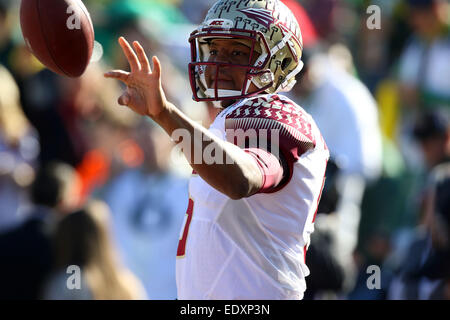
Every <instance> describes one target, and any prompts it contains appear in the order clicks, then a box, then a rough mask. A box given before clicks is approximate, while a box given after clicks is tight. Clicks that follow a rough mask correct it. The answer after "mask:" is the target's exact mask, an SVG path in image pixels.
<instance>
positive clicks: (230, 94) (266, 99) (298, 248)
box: [105, 0, 329, 300]
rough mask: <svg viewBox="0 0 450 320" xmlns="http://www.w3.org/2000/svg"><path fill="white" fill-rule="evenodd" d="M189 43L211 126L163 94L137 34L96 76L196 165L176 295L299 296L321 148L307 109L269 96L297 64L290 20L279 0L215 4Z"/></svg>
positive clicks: (284, 85)
mask: <svg viewBox="0 0 450 320" xmlns="http://www.w3.org/2000/svg"><path fill="white" fill-rule="evenodd" d="M189 41H190V44H191V53H192V63H190V64H189V74H190V84H191V87H192V91H193V98H194V99H195V100H196V101H216V102H218V103H219V105H220V108H221V109H222V110H221V112H220V114H219V115H218V116H217V117H216V119H215V121H214V122H213V124H212V125H211V127H210V128H209V130H207V129H206V128H204V127H202V126H201V125H199V124H197V123H196V122H194V121H193V120H191V119H189V118H188V117H187V116H186V115H185V114H183V113H182V112H181V111H180V110H179V109H177V108H176V107H175V106H174V105H173V104H172V103H170V102H169V101H167V99H166V97H165V95H164V91H163V89H162V87H161V75H162V74H163V71H162V70H163V69H162V66H161V64H160V61H159V60H158V58H157V57H153V59H152V60H153V64H154V67H153V70H152V69H151V67H150V63H149V61H148V59H147V57H146V54H145V52H144V50H143V49H142V46H141V45H140V44H139V43H138V42H134V43H133V46H131V45H130V44H129V43H128V42H127V41H126V40H125V39H124V38H122V37H121V38H120V39H119V43H120V45H121V47H122V49H123V51H124V53H125V55H126V57H127V58H128V61H129V63H130V66H131V72H125V71H122V70H116V71H111V72H108V73H106V74H105V76H106V77H108V78H113V79H118V80H120V81H122V82H124V83H125V84H126V85H127V89H126V91H125V92H124V93H123V95H122V96H121V97H120V98H119V103H120V104H121V105H126V106H128V107H130V108H131V109H132V110H134V111H135V112H137V113H139V114H141V115H143V116H147V117H150V118H151V119H153V120H154V121H155V122H156V123H157V124H159V125H160V126H161V127H162V128H163V129H164V130H165V131H166V132H167V133H168V134H169V135H171V136H172V139H173V140H174V141H175V142H176V143H183V144H184V148H183V151H184V153H185V155H186V158H187V160H188V161H189V162H190V164H191V166H192V168H193V169H194V173H193V175H192V178H191V180H190V184H189V194H190V199H189V205H188V209H187V213H186V219H185V223H184V226H183V229H182V230H181V233H180V240H179V246H178V252H177V258H178V259H177V270H176V276H177V287H178V297H179V299H226V300H228V299H302V298H303V293H304V291H305V289H306V285H305V277H306V276H307V275H308V274H309V270H308V268H307V266H306V264H305V255H306V250H307V247H308V244H309V239H310V234H311V233H312V232H313V230H314V227H313V223H314V219H315V214H316V211H317V206H318V202H319V200H320V195H321V191H322V188H323V183H324V175H325V169H326V164H327V161H328V158H329V152H328V149H327V147H326V144H325V142H324V140H323V138H322V136H321V134H320V132H319V129H318V128H317V126H316V124H315V122H314V120H313V119H312V118H311V116H310V115H309V114H308V113H306V112H305V111H304V110H303V109H302V108H301V107H300V106H298V105H297V104H296V103H295V102H293V101H291V100H289V99H288V98H286V97H284V96H282V95H280V94H278V93H280V92H283V91H289V90H290V89H291V88H292V86H293V85H294V84H295V75H296V74H298V73H299V72H300V70H301V69H302V66H303V63H302V62H301V55H302V37H301V31H300V27H299V24H298V22H297V21H296V19H295V17H294V15H293V14H292V12H291V11H290V10H289V9H288V8H287V7H286V6H285V5H284V4H283V3H282V2H281V1H278V0H246V1H243V0H241V1H239V0H234V1H230V0H220V1H218V2H217V3H216V4H214V5H213V7H212V8H211V9H210V10H209V12H208V14H207V16H206V18H205V20H204V22H203V24H202V25H201V26H199V27H198V28H197V29H196V30H195V31H194V32H193V33H192V34H191V37H190V39H189ZM180 90H182V88H180ZM180 130H181V131H182V132H185V133H189V136H190V137H191V138H190V139H186V135H183V134H180ZM181 137H184V138H183V139H181ZM183 140H186V141H188V144H187V147H186V141H183ZM211 150H213V151H211ZM195 154H201V155H205V154H206V155H208V154H210V155H212V157H213V158H214V160H215V161H210V160H211V159H205V158H204V157H202V159H201V160H200V161H199V159H198V157H195ZM224 159H226V161H225V160H224Z"/></svg>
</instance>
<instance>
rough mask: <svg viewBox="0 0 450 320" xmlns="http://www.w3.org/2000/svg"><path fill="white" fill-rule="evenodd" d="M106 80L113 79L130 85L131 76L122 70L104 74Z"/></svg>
mask: <svg viewBox="0 0 450 320" xmlns="http://www.w3.org/2000/svg"><path fill="white" fill-rule="evenodd" d="M104 76H105V78H112V79H117V80H120V81H122V82H123V83H125V84H128V79H129V76H130V73H129V72H125V71H122V70H113V71H109V72H107V73H105V74H104Z"/></svg>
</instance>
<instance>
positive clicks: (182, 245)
mask: <svg viewBox="0 0 450 320" xmlns="http://www.w3.org/2000/svg"><path fill="white" fill-rule="evenodd" d="M193 213H194V200H192V199H191V198H189V204H188V208H187V212H186V216H185V218H184V227H183V228H182V229H181V233H180V240H179V242H178V250H177V258H183V257H184V255H185V254H186V240H187V236H188V233H189V226H190V225H191V220H192V214H193Z"/></svg>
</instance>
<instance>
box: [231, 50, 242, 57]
mask: <svg viewBox="0 0 450 320" xmlns="http://www.w3.org/2000/svg"><path fill="white" fill-rule="evenodd" d="M231 54H232V55H233V56H235V57H239V56H244V55H245V53H244V52H242V51H238V50H234V51H233V52H232V53H231Z"/></svg>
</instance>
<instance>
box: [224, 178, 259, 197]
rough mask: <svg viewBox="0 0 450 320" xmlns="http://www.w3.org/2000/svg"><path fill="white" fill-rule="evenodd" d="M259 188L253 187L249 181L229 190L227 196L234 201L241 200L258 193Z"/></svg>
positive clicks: (239, 183)
mask: <svg viewBox="0 0 450 320" xmlns="http://www.w3.org/2000/svg"><path fill="white" fill-rule="evenodd" d="M257 190H258V188H257V186H256V185H253V184H252V183H250V181H248V180H244V181H240V182H236V183H235V184H233V185H232V186H231V187H230V188H229V190H227V192H226V195H227V196H228V197H229V198H230V199H232V200H240V199H243V198H248V197H250V196H251V195H253V194H255V193H256V192H257Z"/></svg>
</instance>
